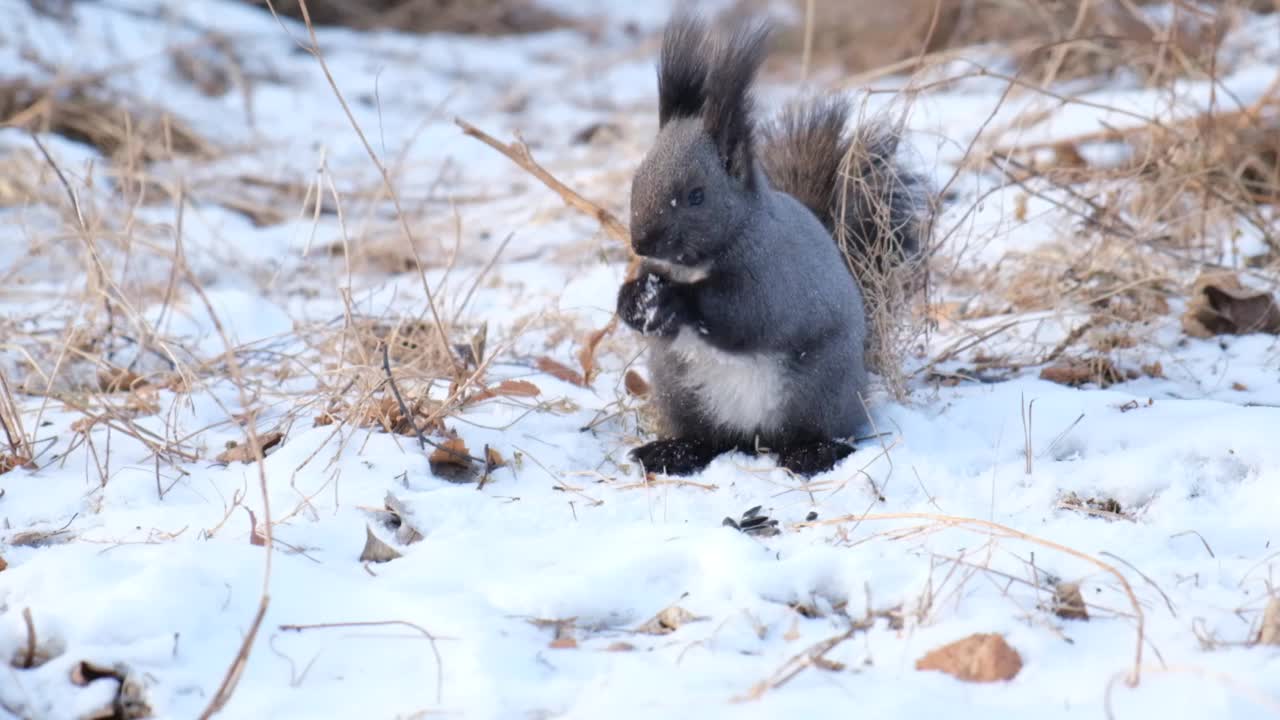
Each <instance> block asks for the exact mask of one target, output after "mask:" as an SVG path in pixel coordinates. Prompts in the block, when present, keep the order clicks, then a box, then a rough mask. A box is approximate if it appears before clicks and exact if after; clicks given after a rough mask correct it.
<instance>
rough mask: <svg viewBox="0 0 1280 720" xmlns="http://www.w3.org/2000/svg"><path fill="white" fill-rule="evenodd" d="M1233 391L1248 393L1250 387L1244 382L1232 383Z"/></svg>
mask: <svg viewBox="0 0 1280 720" xmlns="http://www.w3.org/2000/svg"><path fill="white" fill-rule="evenodd" d="M1231 389H1232V390H1235V391H1236V392H1246V391H1248V389H1249V386H1248V385H1245V384H1244V383H1242V382H1233V383H1231Z"/></svg>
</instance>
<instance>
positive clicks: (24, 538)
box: [9, 530, 71, 548]
mask: <svg viewBox="0 0 1280 720" xmlns="http://www.w3.org/2000/svg"><path fill="white" fill-rule="evenodd" d="M70 540H71V534H70V533H68V532H67V531H66V530H25V531H23V532H20V533H18V534H17V535H14V536H13V537H11V538H9V544H10V545H13V546H14V547H33V548H40V547H48V546H50V545H60V544H62V543H64V542H68V541H70Z"/></svg>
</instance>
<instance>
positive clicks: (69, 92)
mask: <svg viewBox="0 0 1280 720" xmlns="http://www.w3.org/2000/svg"><path fill="white" fill-rule="evenodd" d="M0 126H8V127H16V128H23V129H26V130H30V131H31V132H41V133H54V134H56V135H61V136H62V137H64V138H67V139H68V140H72V141H75V142H82V143H85V144H87V145H91V146H93V147H94V148H97V150H98V151H99V152H101V153H102V154H103V155H104V156H106V157H108V158H114V159H115V160H116V161H117V163H118V164H119V165H120V166H121V167H131V166H133V165H134V164H136V163H137V162H143V163H150V162H155V161H157V160H166V159H169V158H171V157H173V156H175V155H197V156H203V157H212V156H214V155H215V154H217V152H218V150H217V147H216V146H215V145H214V144H213V143H212V142H211V141H209V140H207V139H205V138H203V137H201V136H200V135H198V134H197V133H196V132H195V131H194V130H193V129H191V128H190V127H189V126H187V125H186V124H185V123H183V122H182V121H180V120H178V119H177V118H175V117H173V116H172V115H171V114H170V113H168V112H165V111H162V110H160V109H159V108H156V107H154V106H151V105H148V104H146V103H144V102H142V101H140V100H136V99H131V98H126V97H122V96H119V95H114V94H113V95H108V94H107V93H106V92H105V91H99V92H98V93H97V94H95V93H94V89H93V88H92V87H89V86H75V87H72V88H70V89H59V88H57V87H55V86H50V87H40V86H37V85H33V84H31V83H29V82H28V81H26V80H22V79H9V80H4V81H0Z"/></svg>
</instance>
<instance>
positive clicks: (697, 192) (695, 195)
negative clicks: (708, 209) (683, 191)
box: [689, 187, 702, 205]
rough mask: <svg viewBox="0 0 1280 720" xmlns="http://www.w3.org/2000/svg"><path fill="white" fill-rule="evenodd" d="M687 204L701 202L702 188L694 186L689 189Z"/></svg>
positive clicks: (699, 203) (698, 203)
mask: <svg viewBox="0 0 1280 720" xmlns="http://www.w3.org/2000/svg"><path fill="white" fill-rule="evenodd" d="M689 204H690V205H701V204H702V188H700V187H696V188H694V189H692V190H690V191H689Z"/></svg>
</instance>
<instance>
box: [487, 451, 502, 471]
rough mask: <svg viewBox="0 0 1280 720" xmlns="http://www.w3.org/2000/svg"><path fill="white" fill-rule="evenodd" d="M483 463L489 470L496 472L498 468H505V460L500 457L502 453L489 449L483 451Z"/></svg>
mask: <svg viewBox="0 0 1280 720" xmlns="http://www.w3.org/2000/svg"><path fill="white" fill-rule="evenodd" d="M484 457H485V462H486V463H487V464H488V465H489V469H490V470H496V469H498V468H500V467H506V466H507V459H506V458H504V457H502V453H500V452H498V451H497V450H494V449H493V448H491V447H486V448H485V449H484Z"/></svg>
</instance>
